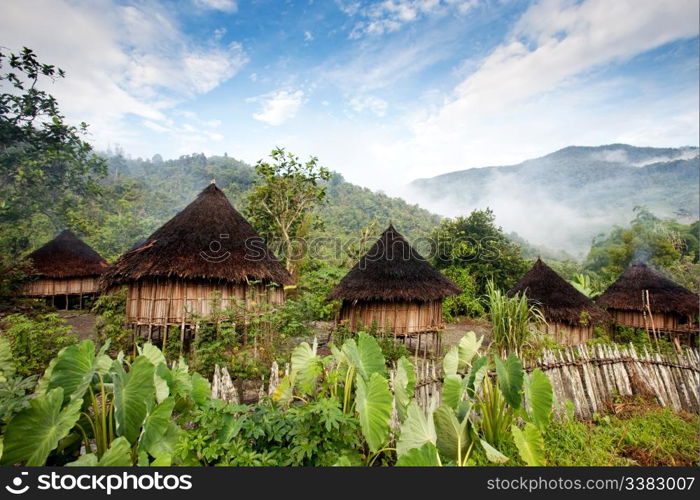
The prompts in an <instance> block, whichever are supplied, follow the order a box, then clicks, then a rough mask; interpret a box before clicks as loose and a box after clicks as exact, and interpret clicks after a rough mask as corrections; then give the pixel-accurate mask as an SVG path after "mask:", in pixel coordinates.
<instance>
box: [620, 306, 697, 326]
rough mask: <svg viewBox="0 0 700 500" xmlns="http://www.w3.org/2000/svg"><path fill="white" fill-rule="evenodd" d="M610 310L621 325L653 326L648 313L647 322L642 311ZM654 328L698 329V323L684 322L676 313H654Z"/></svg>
mask: <svg viewBox="0 0 700 500" xmlns="http://www.w3.org/2000/svg"><path fill="white" fill-rule="evenodd" d="M608 312H609V313H610V314H611V315H612V317H613V319H614V321H615V323H617V324H618V325H621V326H630V327H634V328H645V326H648V327H649V328H651V325H652V323H651V319H652V318H650V317H649V316H648V315H647V318H646V324H645V322H644V315H643V314H642V313H641V312H640V311H622V310H617V309H610V310H608ZM653 320H654V328H656V329H657V330H665V331H692V330H696V331H697V329H698V326H697V324H695V325H693V324H692V323H691V322H687V321H686V322H685V323H682V320H681V317H680V316H678V315H676V314H670V313H654V314H653Z"/></svg>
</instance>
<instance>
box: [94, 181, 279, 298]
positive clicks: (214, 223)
mask: <svg viewBox="0 0 700 500" xmlns="http://www.w3.org/2000/svg"><path fill="white" fill-rule="evenodd" d="M155 277H178V278H185V279H192V280H219V281H226V282H234V283H241V282H246V281H247V280H249V281H257V280H260V281H263V282H265V283H276V284H279V285H287V284H290V283H291V281H292V280H291V276H290V275H289V273H288V272H287V270H286V269H285V268H284V266H283V265H282V264H281V263H280V262H279V261H278V260H277V258H276V257H275V256H274V255H273V254H272V252H271V251H270V250H269V249H268V248H267V246H266V245H265V243H264V241H263V239H262V238H261V237H260V236H259V235H258V234H257V233H256V232H255V230H254V229H253V227H252V226H251V225H250V224H249V223H248V221H247V220H245V218H244V217H243V216H242V215H241V214H240V213H238V212H237V211H236V209H235V208H233V206H232V205H231V203H230V202H229V201H228V199H227V198H226V196H225V195H224V193H223V192H222V191H221V190H220V189H219V188H217V187H216V185H215V184H214V183H212V184H210V185H209V186H208V187H207V188H206V189H205V190H204V191H202V192H201V193H200V194H199V196H197V199H195V200H194V201H193V202H192V203H190V204H189V205H188V206H187V207H185V209H184V210H183V211H182V212H180V213H178V214H177V215H176V216H175V217H173V218H172V219H170V220H169V221H168V222H166V223H165V224H164V225H163V226H162V227H161V228H160V229H158V230H157V231H156V232H155V233H153V234H152V235H151V236H149V237H148V239H147V240H146V241H145V242H144V243H143V244H141V245H139V246H137V247H136V248H134V249H132V250H129V251H128V252H126V253H125V254H124V255H122V256H121V257H119V259H118V260H117V262H116V263H115V264H114V266H112V268H111V269H110V270H109V272H107V273H105V275H104V276H103V278H102V286H103V287H109V286H113V285H117V284H121V283H125V282H128V281H132V280H139V279H142V278H155Z"/></svg>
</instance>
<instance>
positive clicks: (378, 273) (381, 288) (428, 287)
mask: <svg viewBox="0 0 700 500" xmlns="http://www.w3.org/2000/svg"><path fill="white" fill-rule="evenodd" d="M460 292H461V289H460V288H459V287H458V286H457V285H455V284H454V283H452V282H451V281H450V280H448V279H447V278H446V277H445V276H443V275H442V274H441V273H440V272H439V271H438V270H437V269H435V268H434V267H433V266H432V265H431V264H430V263H429V262H428V261H426V260H425V259H424V258H423V257H422V256H421V255H420V254H419V253H418V252H417V251H416V250H415V249H414V248H413V247H411V245H410V244H409V243H408V242H407V241H406V239H405V238H404V237H403V236H402V235H401V233H399V232H398V231H396V229H395V228H394V227H393V225H391V224H390V225H389V227H388V228H387V229H385V230H384V232H383V233H382V234H381V236H380V237H379V239H378V240H377V241H376V242H375V243H374V245H372V247H371V248H370V249H369V250H368V251H367V253H366V254H365V255H364V256H363V257H362V258H361V259H360V261H359V262H358V263H357V264H355V266H354V267H353V268H352V269H351V270H350V272H348V274H347V275H345V277H344V278H343V279H342V280H341V282H340V283H339V284H338V285H337V286H336V287H335V288H334V289H333V291H332V292H331V294H330V295H329V297H328V298H329V299H344V300H406V301H411V300H415V301H429V300H439V299H442V298H443V297H447V296H449V295H455V294H458V293H460Z"/></svg>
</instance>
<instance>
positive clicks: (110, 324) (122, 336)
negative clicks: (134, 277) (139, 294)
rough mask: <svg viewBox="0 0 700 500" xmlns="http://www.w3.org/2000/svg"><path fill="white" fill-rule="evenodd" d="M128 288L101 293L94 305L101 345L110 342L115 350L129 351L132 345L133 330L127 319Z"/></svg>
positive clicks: (93, 309)
mask: <svg viewBox="0 0 700 500" xmlns="http://www.w3.org/2000/svg"><path fill="white" fill-rule="evenodd" d="M126 293H127V292H126V288H122V289H121V290H119V291H118V292H115V293H111V294H104V295H101V296H100V297H99V298H98V299H97V300H96V301H95V305H94V306H93V307H92V312H93V313H94V314H96V315H97V320H96V322H95V329H96V330H97V338H98V340H99V343H100V345H104V344H105V343H106V342H107V341H109V342H110V348H111V349H112V350H113V351H114V352H119V351H128V350H129V349H130V348H131V347H132V346H131V337H132V331H131V329H130V328H128V326H127V319H126V313H125V311H126Z"/></svg>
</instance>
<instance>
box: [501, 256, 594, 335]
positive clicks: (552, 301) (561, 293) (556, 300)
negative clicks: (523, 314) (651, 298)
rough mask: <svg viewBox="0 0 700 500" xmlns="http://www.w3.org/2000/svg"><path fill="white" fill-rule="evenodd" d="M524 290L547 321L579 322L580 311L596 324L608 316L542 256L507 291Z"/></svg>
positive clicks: (511, 293) (510, 293)
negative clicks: (545, 261)
mask: <svg viewBox="0 0 700 500" xmlns="http://www.w3.org/2000/svg"><path fill="white" fill-rule="evenodd" d="M516 293H525V295H527V298H528V300H529V301H530V302H531V303H533V304H535V305H537V306H539V307H540V309H542V312H543V313H544V315H545V317H546V318H547V320H550V321H561V322H564V323H570V324H578V323H579V321H580V317H581V313H583V312H586V313H588V314H589V316H590V319H591V320H592V321H593V322H594V323H599V322H601V321H604V320H606V319H608V315H607V313H605V311H603V310H602V309H600V308H599V307H598V306H596V305H595V304H594V303H593V301H592V300H591V299H589V298H588V297H586V296H585V295H583V294H582V293H581V292H579V291H578V290H576V289H575V288H574V287H573V286H572V285H571V283H569V282H568V281H566V280H565V279H564V278H562V277H561V276H559V274H557V272H556V271H554V269H552V268H551V267H549V266H548V265H547V264H545V263H544V262H543V261H542V259H540V258H539V257H538V258H537V260H536V261H535V263H534V264H533V266H532V268H530V270H529V271H528V272H527V273H525V275H524V276H523V277H522V278H520V280H519V281H518V282H517V283H516V284H515V285H514V286H513V288H511V289H510V290H508V295H509V296H513V295H515V294H516Z"/></svg>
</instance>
